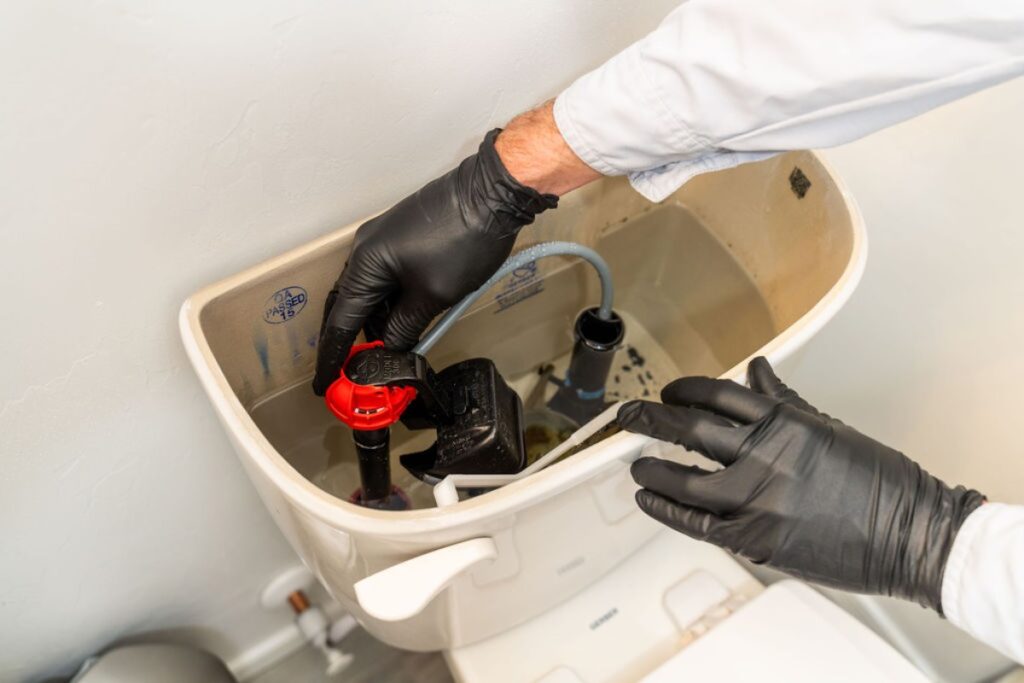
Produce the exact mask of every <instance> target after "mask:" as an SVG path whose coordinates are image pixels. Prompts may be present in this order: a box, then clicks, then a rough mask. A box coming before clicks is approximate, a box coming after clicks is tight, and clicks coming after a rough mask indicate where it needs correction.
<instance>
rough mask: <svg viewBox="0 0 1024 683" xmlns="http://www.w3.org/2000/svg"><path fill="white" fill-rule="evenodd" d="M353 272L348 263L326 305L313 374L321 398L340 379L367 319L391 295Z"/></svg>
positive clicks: (316, 389)
mask: <svg viewBox="0 0 1024 683" xmlns="http://www.w3.org/2000/svg"><path fill="white" fill-rule="evenodd" d="M353 272H354V269H353V267H352V264H351V263H349V264H346V266H345V270H344V271H342V274H341V277H340V278H339V280H338V284H337V285H336V286H335V287H334V289H333V290H331V293H330V294H329V295H328V297H327V298H328V301H327V302H326V304H325V306H324V308H325V312H324V319H323V324H322V327H321V329H320V341H319V344H318V345H317V351H316V374H314V375H313V391H314V393H316V394H317V395H318V396H323V395H324V393H325V392H326V391H327V388H328V387H329V386H331V384H332V383H333V382H334V380H336V379H337V378H338V375H339V374H340V373H341V367H342V366H343V365H344V364H345V359H347V358H348V353H349V351H350V350H351V348H352V345H353V344H354V343H355V341H356V337H357V336H359V332H360V330H362V329H363V325H364V324H365V322H366V319H367V318H368V317H369V316H370V315H371V313H372V312H373V310H374V308H375V307H376V306H377V305H379V304H380V302H381V301H383V300H384V299H385V298H386V297H387V296H388V294H389V291H388V290H387V289H385V288H384V287H383V286H381V287H379V288H374V286H373V285H372V284H370V285H367V284H360V281H361V280H363V278H356V277H355V276H353V275H352V273H353ZM327 304H330V310H326V309H327Z"/></svg>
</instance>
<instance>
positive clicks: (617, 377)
mask: <svg viewBox="0 0 1024 683" xmlns="http://www.w3.org/2000/svg"><path fill="white" fill-rule="evenodd" d="M615 383H616V384H618V383H619V376H618V375H615Z"/></svg>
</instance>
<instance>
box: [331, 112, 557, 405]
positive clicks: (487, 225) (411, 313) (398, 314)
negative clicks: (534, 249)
mask: <svg viewBox="0 0 1024 683" xmlns="http://www.w3.org/2000/svg"><path fill="white" fill-rule="evenodd" d="M499 132H500V130H492V131H491V132H490V133H488V134H487V136H486V137H485V138H484V141H483V142H482V143H481V144H480V149H479V151H478V152H477V153H476V154H474V155H472V156H470V157H468V158H467V159H465V160H464V161H463V162H462V163H461V164H459V165H458V167H457V168H455V169H453V170H452V171H450V172H449V173H447V174H445V175H443V176H441V177H440V178H438V179H436V180H434V181H432V182H430V183H428V184H427V185H426V186H424V187H423V188H422V189H420V190H419V191H418V192H415V193H414V194H412V195H410V196H409V197H406V198H405V199H403V200H402V201H400V202H399V203H398V204H396V205H395V206H393V207H391V209H389V210H388V211H386V212H385V213H383V214H381V215H380V216H378V217H377V218H374V219H373V220H370V221H367V222H366V223H364V224H363V225H362V226H360V228H359V230H358V231H357V232H356V241H355V246H354V247H353V249H352V255H351V256H350V257H349V260H348V263H347V264H346V265H345V268H344V270H342V272H341V276H340V277H339V278H338V282H337V283H336V284H335V285H334V288H333V289H332V290H331V292H330V294H329V295H328V296H327V302H326V304H325V305H324V319H323V324H322V326H321V328H320V345H319V348H318V350H317V363H316V375H315V376H314V378H313V391H315V392H316V393H317V394H320V395H323V393H324V392H325V391H327V387H329V386H330V385H331V382H333V381H334V380H335V379H337V377H338V373H339V372H340V370H341V366H342V363H344V361H345V358H347V357H348V353H349V349H350V348H351V347H352V343H353V342H354V341H355V338H356V336H357V335H358V334H359V331H360V330H362V329H363V327H364V326H367V325H369V326H370V327H371V329H370V330H368V335H369V336H370V337H373V338H380V339H383V341H384V345H385V346H387V347H388V348H392V349H401V350H405V349H409V348H412V347H413V346H415V344H416V342H417V341H418V340H419V337H420V335H421V334H422V333H423V332H424V331H425V330H426V327H427V325H429V324H430V322H431V320H433V319H434V318H435V317H436V316H437V315H438V314H440V313H441V312H442V311H444V310H445V309H447V308H449V307H451V306H452V305H453V304H455V303H458V301H459V300H460V299H462V297H464V296H465V295H467V294H469V293H470V292H472V291H474V290H475V289H477V288H478V287H480V285H482V284H483V283H484V282H486V281H487V278H489V277H490V276H491V275H493V274H494V272H495V271H497V270H498V268H500V267H501V264H502V263H504V261H505V259H506V258H508V255H509V254H510V253H511V251H512V245H513V244H514V243H515V241H516V235H517V234H518V233H519V229H520V228H522V227H523V226H524V225H527V224H529V223H532V222H533V218H534V216H536V215H537V214H538V213H540V212H541V211H544V210H545V209H551V208H554V207H555V206H557V205H558V197H556V196H554V195H550V194H540V193H538V192H537V191H536V190H533V189H531V188H529V187H526V186H524V185H521V184H520V183H519V182H518V181H517V180H516V179H515V178H513V177H512V176H511V175H510V174H509V172H508V171H507V170H506V169H505V166H504V165H503V164H502V163H501V159H499V158H498V153H497V152H496V151H495V149H494V140H495V138H497V137H498V133H499Z"/></svg>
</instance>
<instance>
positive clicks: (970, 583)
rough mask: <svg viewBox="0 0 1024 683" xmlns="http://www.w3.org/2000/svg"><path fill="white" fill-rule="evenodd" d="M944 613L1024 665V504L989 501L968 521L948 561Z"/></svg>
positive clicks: (943, 592) (943, 585) (943, 599)
mask: <svg viewBox="0 0 1024 683" xmlns="http://www.w3.org/2000/svg"><path fill="white" fill-rule="evenodd" d="M942 611H943V612H945V614H946V618H947V619H949V621H950V622H952V623H953V624H956V625H957V626H959V627H960V628H962V629H963V630H965V631H967V632H968V633H970V634H971V635H972V636H974V637H975V638H977V639H978V640H980V641H982V642H983V643H987V644H988V645H991V646H992V647H994V648H995V649H997V650H999V651H1000V652H1002V653H1003V654H1004V655H1006V656H1007V657H1010V658H1011V659H1014V660H1016V661H1017V662H1020V663H1022V664H1024V506H1022V505H1004V504H1000V503H985V504H984V505H982V506H981V507H979V508H978V509H977V510H975V511H974V512H972V513H971V514H970V515H969V516H968V517H967V519H966V520H964V523H963V525H962V526H961V527H960V531H959V532H958V533H957V535H956V539H955V540H954V541H953V549H952V550H951V551H950V553H949V559H947V560H946V572H945V574H944V575H943V578H942Z"/></svg>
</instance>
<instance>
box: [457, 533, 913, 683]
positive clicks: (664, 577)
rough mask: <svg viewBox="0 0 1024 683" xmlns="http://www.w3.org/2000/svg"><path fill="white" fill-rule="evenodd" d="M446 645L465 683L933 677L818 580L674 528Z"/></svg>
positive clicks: (910, 679)
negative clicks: (494, 627) (764, 572)
mask: <svg viewBox="0 0 1024 683" xmlns="http://www.w3.org/2000/svg"><path fill="white" fill-rule="evenodd" d="M445 655H446V658H447V659H448V663H449V667H450V668H451V670H452V673H453V675H454V676H455V679H456V680H457V681H461V682H462V683H478V682H479V683H483V682H484V681H486V682H487V683H501V682H502V681H516V682H517V683H518V682H521V681H533V682H535V683H625V682H630V683H633V682H634V681H640V680H642V681H644V682H645V683H669V682H671V683H676V682H677V681H689V680H698V681H699V680H721V681H733V680H742V681H746V680H763V681H775V680H778V681H786V682H787V683H790V682H795V683H801V682H803V681H807V682H810V681H814V682H815V683H817V682H819V681H823V680H828V681H851V682H852V681H867V680H870V681H882V682H884V681H901V682H909V683H917V682H923V681H926V680H927V679H926V678H925V677H924V676H923V675H922V674H921V673H920V672H918V671H917V670H916V669H915V668H914V667H913V666H912V665H911V664H910V663H909V662H907V661H906V660H905V659H904V658H903V657H902V656H901V655H900V654H899V653H897V652H896V651H895V650H894V649H892V648H891V647H890V646H889V645H888V644H887V643H886V642H885V641H883V640H882V639H881V638H880V637H879V636H877V635H876V634H875V633H873V632H872V631H870V630H869V629H868V628H867V627H865V626H864V625H862V624H861V623H860V622H858V621H857V620H855V619H854V618H853V617H852V616H850V615H849V614H848V613H846V612H845V611H843V610H842V609H840V608H839V607H837V606H836V605H834V604H833V603H832V602H830V601H829V600H828V599H827V598H825V597H824V596H823V595H822V594H820V593H818V592H817V591H815V590H814V589H812V588H810V587H808V586H806V585H804V584H802V583H800V582H797V581H792V580H790V581H782V582H779V583H776V584H773V585H771V586H769V587H767V588H765V587H764V586H763V585H761V584H760V583H759V582H757V581H756V580H755V579H754V578H753V577H752V576H751V575H750V574H749V573H747V572H746V571H745V570H744V569H743V568H742V567H741V566H740V565H739V563H737V562H736V561H735V560H734V559H733V558H732V557H731V556H730V555H728V554H727V553H725V552H724V551H722V550H720V549H719V548H716V547H714V546H711V545H709V544H707V543H701V542H698V541H694V540H692V539H690V538H687V537H686V536H683V535H681V534H678V533H675V532H672V531H670V530H667V529H666V530H664V531H663V532H661V533H659V534H657V535H656V536H655V538H654V540H653V541H651V542H650V543H648V544H647V545H645V546H644V547H643V548H641V549H640V550H639V551H638V552H637V553H636V554H634V555H633V557H631V558H630V559H629V560H627V561H626V562H624V563H622V564H621V565H619V566H618V567H617V568H616V569H615V570H614V571H612V572H610V573H609V574H608V575H607V576H605V577H604V578H603V579H601V580H600V581H598V582H597V583H595V584H593V585H592V586H590V587H589V588H588V589H586V590H585V591H583V592H581V593H580V594H578V595H576V596H575V597H573V598H571V599H570V600H568V601H566V602H564V603H562V604H561V605H559V606H558V607H555V608H554V609H552V610H550V611H549V612H547V613H545V614H543V615H541V616H539V617H537V618H535V619H533V620H531V621H529V622H527V623H524V624H520V625H519V626H517V627H515V628H513V629H510V630H509V631H506V632H505V633H502V634H500V635H498V636H495V637H493V638H489V639H487V640H484V641H481V642H478V643H474V644H473V645H470V646H466V647H462V648H457V649H454V650H449V651H447V652H446V653H445Z"/></svg>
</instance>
